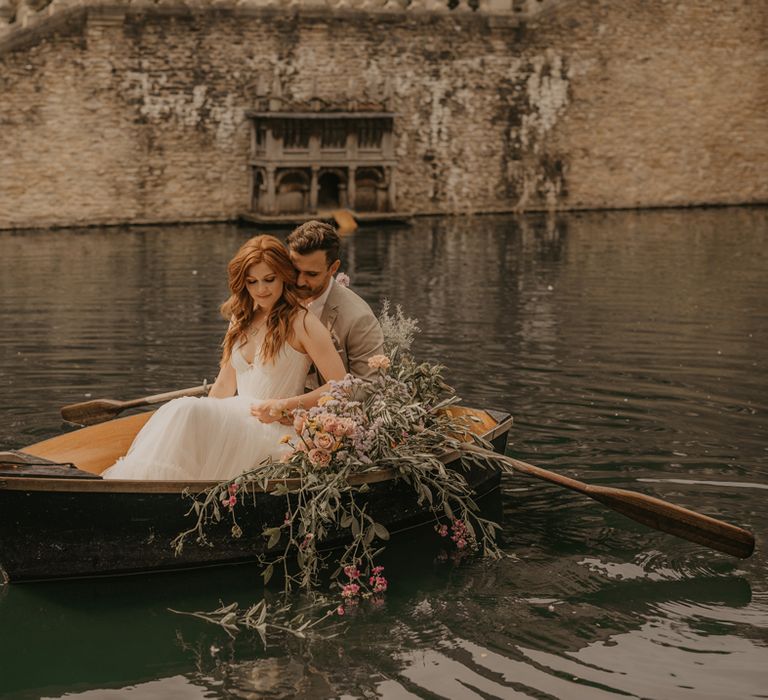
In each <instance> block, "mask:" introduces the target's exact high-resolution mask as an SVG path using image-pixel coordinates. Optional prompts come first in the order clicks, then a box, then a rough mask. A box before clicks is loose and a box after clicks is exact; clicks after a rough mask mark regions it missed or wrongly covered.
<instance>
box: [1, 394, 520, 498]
mask: <svg viewBox="0 0 768 700" xmlns="http://www.w3.org/2000/svg"><path fill="white" fill-rule="evenodd" d="M483 410H485V412H486V413H488V414H489V415H490V416H491V417H492V418H494V419H495V420H496V421H497V423H496V425H495V426H494V427H493V428H491V429H490V430H488V431H487V432H485V433H484V434H483V436H482V437H483V438H484V439H485V440H488V441H492V440H494V439H495V438H496V437H498V436H499V435H502V434H503V433H506V432H508V431H509V429H510V427H511V425H512V421H513V419H512V416H510V415H509V414H508V413H502V412H499V411H494V410H490V409H483ZM459 456H460V455H459V453H458V452H457V451H454V452H449V453H446V454H444V455H441V457H440V458H441V460H442V461H443V462H444V463H445V464H450V463H451V462H454V461H456V460H457V459H458V458H459ZM396 477H397V470H396V469H394V468H385V469H372V470H371V471H368V472H363V473H360V474H356V475H354V476H353V477H352V478H351V479H350V480H349V482H350V484H351V485H355V486H356V485H362V484H374V483H379V482H382V481H390V480H392V479H394V478H396ZM301 481H302V479H301V478H300V477H296V478H293V479H284V480H282V479H281V480H279V481H271V482H268V484H267V488H266V489H264V488H261V487H260V486H258V485H256V484H254V483H251V484H249V485H248V492H249V493H250V492H252V493H267V492H269V491H273V490H274V489H275V488H276V487H277V485H278V484H285V485H287V486H289V487H298V486H299V485H300V484H301ZM218 483H220V482H219V481H152V480H128V479H102V478H101V477H100V476H98V475H94V477H93V478H92V479H83V478H76V479H71V478H67V477H60V478H59V477H54V478H50V477H47V476H46V477H44V476H22V475H19V476H12V477H8V478H1V477H0V490H4V491H27V492H29V491H40V492H51V491H61V492H81V493H180V492H182V491H184V490H185V489H187V490H189V491H190V492H192V493H199V492H201V491H204V490H206V489H208V488H210V487H211V486H215V485H216V484H218Z"/></svg>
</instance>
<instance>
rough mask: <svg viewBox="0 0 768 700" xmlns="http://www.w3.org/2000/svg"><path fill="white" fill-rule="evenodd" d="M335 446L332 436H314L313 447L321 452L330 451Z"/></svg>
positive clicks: (322, 434)
mask: <svg viewBox="0 0 768 700" xmlns="http://www.w3.org/2000/svg"><path fill="white" fill-rule="evenodd" d="M335 444H336V441H335V440H334V439H333V436H332V435H329V434H328V433H320V434H318V435H315V445H317V447H319V448H320V449H321V450H330V449H331V448H332V447H333V446H334V445H335Z"/></svg>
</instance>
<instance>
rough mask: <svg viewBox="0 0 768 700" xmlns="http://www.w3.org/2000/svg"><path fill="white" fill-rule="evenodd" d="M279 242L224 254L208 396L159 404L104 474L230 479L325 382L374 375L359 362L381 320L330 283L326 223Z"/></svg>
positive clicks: (332, 244)
mask: <svg viewBox="0 0 768 700" xmlns="http://www.w3.org/2000/svg"><path fill="white" fill-rule="evenodd" d="M286 244H287V246H288V247H287V248H286V247H285V246H284V245H283V244H282V243H281V242H280V241H279V240H278V239H277V238H274V237H273V236H266V235H265V236H256V237H254V238H251V239H250V240H249V241H247V242H246V243H245V244H244V245H243V246H242V247H241V248H240V250H238V251H237V253H236V254H235V256H234V257H233V258H232V260H230V262H229V265H228V268H227V272H228V278H229V290H230V297H229V299H227V301H226V302H225V303H224V304H223V305H222V307H221V311H222V314H223V315H224V316H225V318H228V319H230V325H229V329H228V330H227V332H226V335H225V336H224V341H223V353H222V357H221V369H220V371H219V374H218V376H217V378H216V381H215V383H214V384H213V386H212V387H211V390H210V393H209V395H208V397H207V398H192V397H186V398H181V399H176V400H174V401H171V402H170V403H167V404H165V405H164V406H162V407H161V408H160V409H159V410H158V411H157V412H156V413H155V414H154V415H153V416H152V418H150V420H149V421H148V422H147V423H146V425H145V426H144V428H143V429H142V430H141V432H140V433H139V434H138V435H137V436H136V439H135V440H134V442H133V444H132V445H131V448H130V450H129V451H128V453H127V454H126V456H125V457H123V458H121V459H119V460H118V461H117V462H116V463H115V464H113V465H112V466H111V467H109V468H108V469H106V470H105V471H104V472H103V474H102V476H103V477H104V478H105V479H159V480H173V481H189V480H198V479H202V480H207V481H221V480H224V479H231V478H233V477H235V476H237V475H238V474H240V473H241V472H243V471H245V470H247V469H250V468H252V467H255V466H256V465H257V464H259V463H260V462H261V461H262V460H264V459H265V458H267V457H273V458H276V459H279V458H280V457H281V456H282V455H283V454H284V453H285V452H286V451H287V450H288V449H289V448H288V447H286V446H285V445H284V444H282V443H281V438H283V436H284V435H286V433H288V432H289V431H290V430H291V428H288V427H287V426H285V425H283V424H281V422H280V421H281V419H283V417H284V416H285V415H286V414H287V412H289V411H291V410H293V409H295V408H297V407H298V406H302V407H304V408H309V407H311V406H314V405H316V404H317V402H318V400H319V399H320V397H321V396H322V394H323V393H324V392H325V391H326V390H327V388H328V384H327V382H330V381H333V380H340V379H343V378H344V376H345V375H346V374H347V372H351V373H352V374H354V375H356V376H358V377H363V378H365V377H367V376H370V375H371V374H372V373H373V372H374V370H372V369H371V368H369V366H368V362H367V361H368V358H370V357H372V356H373V355H376V354H379V353H381V352H382V349H383V335H382V331H381V326H380V325H379V322H378V320H377V319H376V317H375V315H374V314H373V312H372V311H371V308H370V307H369V306H368V304H366V303H365V301H363V300H362V299H361V298H360V297H359V296H357V294H355V293H354V292H352V291H351V290H350V289H347V288H346V287H344V286H342V285H341V284H339V283H338V282H337V281H335V280H334V275H335V274H336V272H337V270H338V268H339V264H340V261H339V248H340V240H339V236H338V234H337V233H336V231H335V230H334V228H333V227H332V226H329V225H328V224H324V223H322V222H319V221H308V222H307V223H305V224H302V225H301V226H299V227H298V228H297V229H295V230H294V231H293V232H292V233H291V234H290V235H289V236H288V239H287V241H286ZM310 369H312V371H311V372H310ZM305 387H314V388H311V390H310V391H308V392H306V393H305Z"/></svg>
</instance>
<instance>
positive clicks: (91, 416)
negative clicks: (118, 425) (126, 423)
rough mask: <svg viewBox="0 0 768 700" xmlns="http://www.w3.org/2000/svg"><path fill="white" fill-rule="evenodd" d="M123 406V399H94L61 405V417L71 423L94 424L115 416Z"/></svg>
mask: <svg viewBox="0 0 768 700" xmlns="http://www.w3.org/2000/svg"><path fill="white" fill-rule="evenodd" d="M122 407H123V402H122V401H113V400H112V399H94V400H93V401H82V402H80V403H71V404H69V405H67V406H62V407H61V417H62V418H63V419H64V420H66V421H69V422H70V423H78V424H79V425H93V424H94V423H101V422H103V421H105V420H110V419H111V418H114V417H115V416H116V415H117V414H118V413H119V412H120V411H121V410H122Z"/></svg>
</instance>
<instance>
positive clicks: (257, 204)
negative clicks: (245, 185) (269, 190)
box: [251, 168, 266, 211]
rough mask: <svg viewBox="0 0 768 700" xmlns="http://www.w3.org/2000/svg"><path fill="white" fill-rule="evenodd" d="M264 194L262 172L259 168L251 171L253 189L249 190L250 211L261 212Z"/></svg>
mask: <svg viewBox="0 0 768 700" xmlns="http://www.w3.org/2000/svg"><path fill="white" fill-rule="evenodd" d="M265 194H266V185H265V178H264V171H263V170H262V169H261V168H254V169H253V189H252V190H251V209H252V210H253V211H261V210H262V205H263V203H264V195H265Z"/></svg>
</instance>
